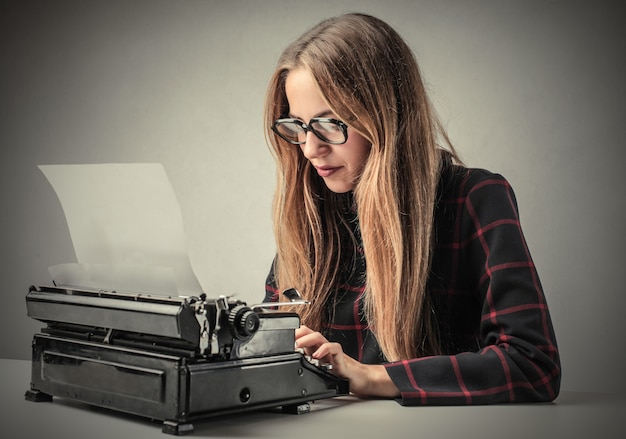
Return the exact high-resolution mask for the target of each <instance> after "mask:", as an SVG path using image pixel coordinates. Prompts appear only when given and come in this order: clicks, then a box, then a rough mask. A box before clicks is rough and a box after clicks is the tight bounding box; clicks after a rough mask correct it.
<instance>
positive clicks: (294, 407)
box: [282, 402, 311, 415]
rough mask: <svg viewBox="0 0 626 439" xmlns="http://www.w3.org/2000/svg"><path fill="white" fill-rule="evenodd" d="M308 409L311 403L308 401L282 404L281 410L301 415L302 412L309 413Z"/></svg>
mask: <svg viewBox="0 0 626 439" xmlns="http://www.w3.org/2000/svg"><path fill="white" fill-rule="evenodd" d="M310 411H311V405H310V404H309V403H308V402H305V403H303V404H291V405H284V406H283V407H282V412H283V413H287V414H289V415H302V414H304V413H309V412H310Z"/></svg>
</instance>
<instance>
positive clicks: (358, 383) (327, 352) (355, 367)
mask: <svg viewBox="0 0 626 439" xmlns="http://www.w3.org/2000/svg"><path fill="white" fill-rule="evenodd" d="M296 347H297V348H300V349H303V350H304V352H305V354H306V355H309V356H311V357H312V358H314V359H316V360H319V361H320V362H321V363H327V364H330V365H331V366H332V368H331V370H330V372H332V373H333V374H334V375H337V376H339V377H342V378H345V379H347V380H348V381H349V382H350V391H351V392H352V393H354V394H356V395H360V396H386V397H395V396H399V395H400V392H399V391H398V389H397V388H396V386H395V385H394V384H393V382H392V381H391V378H389V374H387V371H386V370H385V367H384V366H382V365H366V364H362V363H359V362H358V361H357V360H355V359H354V358H352V357H350V356H349V355H346V354H345V353H344V352H343V349H342V347H341V345H340V344H339V343H333V342H329V341H328V340H327V339H326V338H325V337H324V336H323V335H322V334H320V333H319V332H315V331H313V330H311V329H310V328H308V327H306V326H301V327H300V328H298V329H296Z"/></svg>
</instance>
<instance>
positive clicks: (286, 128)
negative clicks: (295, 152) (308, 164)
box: [275, 119, 346, 144]
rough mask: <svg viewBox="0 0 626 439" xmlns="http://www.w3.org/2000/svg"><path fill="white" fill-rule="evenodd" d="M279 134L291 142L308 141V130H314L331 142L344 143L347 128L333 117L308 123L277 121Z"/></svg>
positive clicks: (300, 142) (317, 134)
mask: <svg viewBox="0 0 626 439" xmlns="http://www.w3.org/2000/svg"><path fill="white" fill-rule="evenodd" d="M275 127H276V130H277V131H278V134H280V135H281V136H282V137H283V138H284V139H285V140H287V141H288V142H291V143H296V144H302V143H305V142H306V133H307V131H309V130H310V131H312V132H313V133H314V134H315V135H316V136H317V137H319V138H320V139H322V140H323V141H325V142H329V143H344V142H345V141H346V135H345V130H344V129H343V128H342V126H341V125H340V123H338V121H335V120H332V119H321V120H311V122H310V124H309V125H308V127H307V125H306V124H304V123H303V122H300V121H297V120H284V121H277V123H276V124H275Z"/></svg>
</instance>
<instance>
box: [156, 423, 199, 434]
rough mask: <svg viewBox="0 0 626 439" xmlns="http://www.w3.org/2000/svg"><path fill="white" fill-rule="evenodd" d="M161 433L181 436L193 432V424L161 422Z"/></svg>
mask: <svg viewBox="0 0 626 439" xmlns="http://www.w3.org/2000/svg"><path fill="white" fill-rule="evenodd" d="M161 431H162V432H163V433H167V434H173V435H174V436H181V435H183V434H187V433H191V432H193V424H189V423H187V422H184V423H180V422H177V421H163V428H161Z"/></svg>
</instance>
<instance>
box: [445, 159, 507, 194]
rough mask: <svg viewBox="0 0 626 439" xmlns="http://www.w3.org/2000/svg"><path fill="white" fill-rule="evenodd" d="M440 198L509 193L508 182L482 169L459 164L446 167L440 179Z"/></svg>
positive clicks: (496, 174)
mask: <svg viewBox="0 0 626 439" xmlns="http://www.w3.org/2000/svg"><path fill="white" fill-rule="evenodd" d="M439 185H440V196H441V197H443V198H447V197H453V198H457V199H458V198H466V197H469V196H471V195H472V194H475V193H478V192H485V191H486V192H491V191H501V190H503V189H504V191H505V192H509V191H511V190H512V189H511V185H510V183H509V181H508V180H507V179H506V178H505V177H504V176H503V175H501V174H499V173H496V172H493V171H490V170H488V169H484V168H472V167H466V166H464V165H460V164H450V165H448V166H446V167H445V168H444V169H443V171H442V173H441V177H440V182H439Z"/></svg>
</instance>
